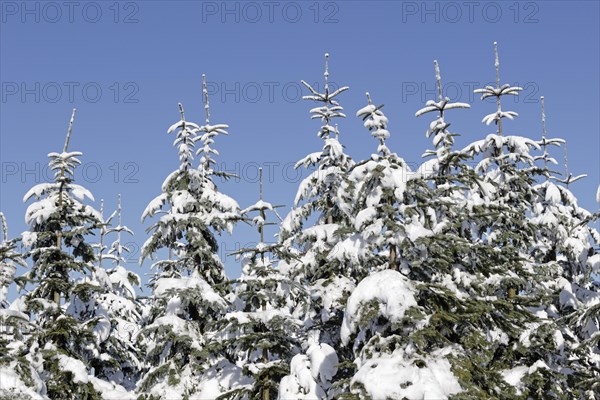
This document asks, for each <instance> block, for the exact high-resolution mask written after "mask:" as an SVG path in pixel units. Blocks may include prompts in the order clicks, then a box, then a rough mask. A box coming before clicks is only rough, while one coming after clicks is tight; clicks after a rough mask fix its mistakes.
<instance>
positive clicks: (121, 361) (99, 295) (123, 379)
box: [69, 194, 141, 395]
mask: <svg viewBox="0 0 600 400" xmlns="http://www.w3.org/2000/svg"><path fill="white" fill-rule="evenodd" d="M115 216H116V218H117V225H116V226H112V221H113V219H114V218H115ZM122 233H127V234H129V235H133V232H132V231H131V230H130V229H129V228H128V227H127V226H124V225H122V221H121V195H120V194H119V196H118V205H117V211H115V212H114V213H112V214H111V215H110V217H109V218H108V219H106V220H105V221H104V223H103V224H102V227H101V232H100V241H99V243H98V244H97V245H96V247H97V248H98V254H97V259H98V261H97V265H96V266H95V268H94V270H93V274H92V276H91V277H84V278H83V279H82V281H83V282H84V283H85V284H86V285H88V287H89V288H90V290H89V291H87V292H84V293H83V294H82V295H79V296H76V297H75V298H74V299H73V301H71V304H70V306H69V312H70V313H71V314H73V315H77V316H78V318H80V319H81V320H87V319H91V318H94V319H96V321H97V322H96V326H95V328H94V335H95V339H96V345H97V346H98V349H99V350H98V351H99V352H100V354H101V356H100V357H95V358H94V359H92V360H91V361H90V364H91V366H92V367H93V368H94V372H95V375H96V376H97V377H99V378H101V379H104V380H107V381H110V382H114V383H116V384H118V385H121V386H123V387H124V388H126V389H127V390H128V391H130V392H131V391H132V390H133V389H134V388H135V385H136V381H137V379H138V378H139V374H140V370H141V363H140V361H139V354H138V350H137V348H136V347H135V340H134V335H135V334H136V333H137V331H138V330H139V320H140V314H141V307H140V304H139V303H138V301H137V299H136V293H135V289H134V287H135V286H139V285H140V277H139V276H138V275H137V274H136V273H134V272H132V271H128V270H127V269H126V268H125V264H126V262H127V261H126V259H125V256H126V255H127V253H129V252H130V250H129V249H128V248H127V247H126V246H124V245H123V243H122V240H121V234H122ZM110 234H116V238H115V240H114V241H113V242H112V244H111V246H110V247H109V250H108V252H107V254H103V250H105V249H106V248H107V247H108V246H105V245H104V240H105V239H106V238H107V236H108V235H110ZM103 261H104V263H105V264H108V262H109V261H112V267H108V265H103V264H102V262H103ZM130 395H131V393H130Z"/></svg>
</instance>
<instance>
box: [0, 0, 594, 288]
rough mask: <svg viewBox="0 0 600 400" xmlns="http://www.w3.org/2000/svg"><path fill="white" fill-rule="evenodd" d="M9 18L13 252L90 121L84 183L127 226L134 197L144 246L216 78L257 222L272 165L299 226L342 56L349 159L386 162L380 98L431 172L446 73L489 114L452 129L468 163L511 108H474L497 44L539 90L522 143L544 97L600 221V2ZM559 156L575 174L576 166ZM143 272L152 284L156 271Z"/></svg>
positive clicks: (398, 136) (239, 186)
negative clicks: (326, 80)
mask: <svg viewBox="0 0 600 400" xmlns="http://www.w3.org/2000/svg"><path fill="white" fill-rule="evenodd" d="M465 3H466V4H465ZM0 5H1V11H2V15H1V18H2V20H1V25H0V29H1V31H0V48H1V54H0V81H1V83H2V93H1V96H2V98H1V99H0V100H1V102H0V106H1V111H0V121H1V122H0V131H1V143H0V144H1V149H0V156H1V161H2V177H1V178H2V181H1V193H0V209H2V211H4V213H5V214H6V215H7V217H8V222H9V230H10V232H11V234H12V235H13V236H14V235H17V234H19V233H20V232H22V231H23V230H25V229H26V226H25V223H24V213H25V209H26V205H24V204H23V203H22V202H21V199H22V197H23V194H24V193H25V192H26V191H27V190H28V189H29V188H30V187H31V186H32V185H34V184H35V183H37V182H41V181H45V180H46V177H45V176H46V175H48V177H49V175H50V174H48V173H46V172H47V170H46V169H45V166H46V163H47V157H46V155H47V153H49V152H51V151H59V150H60V149H61V148H62V145H63V142H64V135H65V132H66V129H67V125H68V119H69V116H70V112H71V108H72V107H74V106H75V107H77V109H78V111H77V117H76V121H75V128H74V134H73V138H72V142H71V149H72V150H79V151H82V152H83V153H84V156H83V158H82V161H83V163H84V168H81V169H80V170H79V171H78V174H77V175H76V178H77V181H78V183H82V184H84V185H86V186H87V187H88V188H89V189H90V190H92V192H93V193H94V195H95V197H96V199H97V200H99V199H101V198H104V199H105V201H106V204H107V208H109V209H113V208H114V207H115V206H116V199H117V193H119V192H120V193H122V195H123V199H124V200H123V203H124V204H123V207H124V210H125V214H124V222H125V223H126V224H127V225H129V226H130V227H131V228H132V229H133V230H134V231H135V232H136V237H135V241H136V242H137V243H140V244H141V243H143V242H144V240H145V239H146V237H147V235H146V234H145V232H144V230H145V228H146V227H148V226H149V222H147V223H146V224H141V223H140V216H141V213H142V211H143V209H144V208H145V206H146V204H147V202H148V201H150V200H151V199H152V198H153V197H154V196H155V195H157V194H158V193H159V192H160V185H161V183H162V182H163V180H164V178H165V177H166V176H167V174H168V173H169V172H171V171H172V170H173V169H175V168H176V167H177V165H178V160H177V152H176V150H175V149H174V148H173V147H171V144H172V141H173V137H171V136H169V135H167V134H166V129H167V128H168V126H170V125H171V124H172V123H174V122H175V121H176V120H177V119H178V118H179V114H178V109H177V103H178V102H179V101H181V102H182V103H183V105H184V107H185V109H186V116H187V118H188V119H189V120H193V121H196V122H199V123H202V122H203V105H202V96H201V74H202V73H206V74H207V76H208V81H209V82H210V90H211V92H213V95H212V97H211V112H212V121H213V122H220V123H227V124H229V125H230V129H229V132H230V135H229V136H228V137H222V138H219V139H218V141H217V143H216V145H215V146H216V148H217V149H218V150H219V151H220V153H221V155H220V156H219V157H218V160H219V162H220V163H221V164H222V166H224V167H225V168H226V169H227V170H230V171H232V172H237V173H239V174H241V176H242V180H241V182H237V183H236V182H235V181H233V182H229V183H224V184H220V185H219V188H220V189H221V190H222V191H223V192H225V193H227V194H229V195H231V196H233V197H234V198H236V199H237V200H238V202H239V203H240V205H241V206H242V208H243V207H246V206H248V205H249V204H251V203H253V202H254V200H255V199H256V196H257V194H258V184H257V183H256V173H257V166H258V165H263V166H264V168H265V177H266V180H267V182H266V187H265V193H266V199H267V200H268V201H271V202H273V203H277V204H285V205H286V206H287V208H286V209H285V210H286V211H287V209H288V208H289V206H290V205H291V203H292V201H293V198H294V195H295V191H296V187H297V183H298V180H299V179H300V178H301V177H304V176H306V172H300V173H298V174H297V173H295V172H294V171H293V169H292V168H291V163H294V162H295V161H296V160H298V159H299V158H301V157H303V156H304V155H305V154H307V153H309V152H313V151H317V150H319V149H320V148H321V145H322V142H321V140H320V139H319V138H318V137H317V136H316V132H317V130H318V127H319V123H318V122H317V121H311V120H310V119H309V118H308V116H309V114H308V110H309V109H310V108H312V107H313V104H311V103H309V102H304V101H297V100H298V89H299V88H300V86H299V84H298V82H299V81H300V80H301V79H304V80H306V81H308V82H311V83H317V82H318V83H319V85H321V86H319V87H322V78H323V54H324V53H325V52H329V53H330V54H331V61H330V70H331V71H330V72H331V78H330V79H331V81H333V82H334V84H338V85H339V84H341V85H348V86H350V91H349V92H346V93H345V94H344V95H342V96H341V97H340V101H341V104H342V106H344V107H345V110H346V113H347V115H348V118H347V119H346V120H344V121H341V123H340V130H341V140H342V142H343V143H344V144H345V145H346V148H347V152H348V153H349V154H350V155H351V156H352V157H353V158H354V159H357V160H358V159H364V158H366V157H368V156H369V155H370V154H371V153H372V152H374V151H375V148H376V143H375V141H374V139H373V138H371V137H370V135H369V134H368V132H367V131H366V130H365V129H364V128H363V127H362V124H361V121H360V120H359V119H358V118H356V117H355V116H354V115H355V112H356V110H357V109H358V108H360V107H362V106H363V105H364V104H365V96H364V92H365V91H370V93H371V95H372V97H373V99H374V101H375V102H377V103H384V104H385V108H384V110H385V112H386V114H387V115H388V117H389V119H390V131H391V133H392V137H391V139H390V140H389V142H388V143H389V147H390V148H391V149H392V150H394V151H396V152H398V153H399V154H400V155H401V156H403V157H404V158H405V159H406V160H407V161H408V162H411V163H415V164H416V163H418V162H420V161H421V159H420V155H421V154H422V153H423V151H424V150H425V149H427V148H429V147H430V146H431V144H430V141H429V140H428V139H426V138H425V135H424V132H425V130H426V127H427V126H428V124H429V119H428V118H425V119H423V118H419V119H417V118H415V117H414V113H415V111H416V110H417V109H419V108H420V107H421V106H422V105H423V103H424V101H425V100H426V99H429V98H432V96H434V94H433V88H434V73H433V63H432V61H433V60H434V59H438V60H439V62H440V65H441V68H442V79H443V81H444V84H445V88H446V89H447V94H448V95H449V96H450V97H452V98H454V99H460V100H461V101H466V102H469V103H471V104H472V108H471V109H470V110H468V111H456V112H453V113H451V114H449V116H448V119H449V120H450V121H451V122H452V123H453V124H452V129H451V130H453V131H454V132H458V133H462V136H461V137H460V138H459V139H458V145H459V146H460V145H466V144H467V143H469V142H470V141H473V140H477V139H480V138H483V137H484V136H485V135H486V134H488V133H490V132H492V130H493V128H492V127H486V126H484V125H482V124H481V123H480V121H481V119H482V118H483V116H484V115H486V114H488V113H490V112H493V110H494V106H493V104H491V103H489V102H482V101H480V100H479V99H478V98H476V97H474V96H473V95H472V94H471V91H472V89H473V87H474V86H480V85H484V84H486V83H489V82H492V81H493V80H494V79H495V78H494V67H493V52H492V43H493V41H495V40H496V41H498V43H499V48H500V62H501V71H500V76H501V80H502V83H505V82H508V83H511V84H519V85H521V86H523V87H524V88H525V91H524V93H523V95H522V96H521V97H520V98H519V99H518V100H515V101H513V100H510V99H509V100H508V101H506V102H505V107H504V108H505V109H508V110H514V111H517V112H518V113H519V114H520V117H519V118H517V119H516V121H514V122H510V121H509V122H508V123H506V124H505V131H506V132H507V133H509V134H518V135H524V136H529V137H532V138H538V137H540V134H541V125H540V103H539V100H538V99H539V96H540V95H544V96H545V97H546V111H547V120H548V131H549V134H550V136H557V137H562V138H564V139H566V140H567V141H568V150H569V155H570V157H569V161H570V164H569V166H570V169H571V171H572V172H573V173H575V174H579V173H587V174H588V175H589V177H588V178H587V179H585V180H584V181H580V182H578V183H576V184H574V185H573V187H572V189H573V191H574V192H575V194H576V195H577V196H578V197H579V200H580V204H582V205H583V206H585V207H586V208H588V209H592V210H595V209H597V204H596V203H595V201H594V197H595V196H594V195H595V190H596V188H597V186H598V182H599V179H600V164H599V160H598V155H599V147H600V142H599V137H600V127H599V109H600V106H599V99H598V97H599V96H598V93H599V89H600V84H599V70H600V68H599V67H600V66H599V54H600V48H599V38H600V32H599V20H600V11H599V3H598V2H597V1H580V2H576V1H568V2H567V1H538V2H512V1H510V2H473V3H468V2H392V1H379V2H378V1H337V2H319V3H316V2H313V1H310V2H278V1H275V2H262V1H259V2H233V1H231V2H221V1H217V2H194V1H169V2H167V1H137V2H119V3H115V2H114V1H107V2H104V1H97V2H84V1H81V2H74V3H68V2H67V3H66V4H65V3H64V2H62V1H58V2H36V1H29V2H21V1H18V2H13V1H2V2H0ZM99 93H100V94H99ZM555 156H556V158H557V159H559V160H562V152H560V151H559V152H556V153H555ZM560 169H561V170H562V166H561V167H560ZM28 171H29V172H28ZM117 172H118V173H117ZM84 174H85V177H84ZM99 174H101V175H99ZM84 178H85V179H84ZM286 211H283V214H285V212H286ZM273 232H274V231H273ZM255 240H256V235H255V234H254V233H253V231H252V230H251V229H250V228H248V227H244V226H240V227H238V229H237V230H236V231H235V233H234V236H232V237H230V236H223V237H221V238H220V239H219V241H220V243H221V245H222V246H221V247H222V252H227V251H232V250H235V248H236V243H239V244H240V245H244V244H245V243H247V242H249V241H255ZM135 257H136V258H137V255H136V256H135ZM131 267H132V268H133V269H134V270H135V271H137V272H138V273H146V272H148V271H149V268H148V267H149V265H148V263H146V264H145V265H144V266H142V267H139V266H138V265H137V264H136V263H135V262H132V263H131ZM227 271H228V273H229V275H230V276H236V275H237V274H239V266H238V264H237V263H236V262H235V261H234V260H231V259H229V260H228V261H227ZM21 272H23V271H21Z"/></svg>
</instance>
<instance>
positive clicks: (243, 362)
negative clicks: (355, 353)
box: [215, 169, 306, 400]
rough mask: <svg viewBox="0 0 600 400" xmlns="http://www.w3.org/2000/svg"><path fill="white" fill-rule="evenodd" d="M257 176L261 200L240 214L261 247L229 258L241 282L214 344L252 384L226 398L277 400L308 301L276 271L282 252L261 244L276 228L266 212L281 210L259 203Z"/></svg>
mask: <svg viewBox="0 0 600 400" xmlns="http://www.w3.org/2000/svg"><path fill="white" fill-rule="evenodd" d="M259 175H260V178H259V181H260V196H259V200H258V201H257V202H256V203H255V204H253V205H251V206H250V207H248V208H246V209H244V210H242V211H241V213H240V214H241V215H242V216H243V217H245V218H247V219H248V220H250V221H251V223H252V224H253V225H254V226H256V228H257V230H258V235H259V242H258V243H257V244H256V245H255V246H253V247H247V248H243V249H240V250H239V251H237V252H235V253H233V254H235V255H238V256H241V257H242V263H243V267H242V276H241V277H240V278H239V279H237V280H235V281H233V282H232V283H234V284H235V285H236V286H235V290H234V297H233V299H232V305H233V310H232V311H230V312H229V313H227V314H226V315H225V316H224V318H223V319H222V320H221V321H219V322H218V323H217V326H218V327H219V328H218V331H219V332H220V334H219V335H217V336H216V338H215V339H216V340H217V341H218V345H219V346H221V347H223V348H224V352H225V354H226V356H227V358H228V359H229V360H230V361H231V362H232V363H238V364H239V365H240V366H242V367H243V372H244V375H246V376H248V377H251V378H252V384H248V385H247V386H245V387H241V388H237V389H235V390H234V391H232V392H230V393H228V395H227V396H228V397H235V398H251V399H262V400H269V399H274V398H275V397H276V395H277V390H278V386H279V381H280V380H281V378H282V377H283V376H284V375H286V374H287V373H288V372H289V364H288V360H289V359H290V358H291V356H292V355H293V354H294V353H295V352H297V348H298V337H299V334H298V333H299V330H300V328H301V326H302V322H301V321H300V319H299V318H298V316H299V315H302V314H303V310H297V309H295V308H296V307H297V306H298V304H302V301H303V300H304V299H305V296H306V295H305V293H304V292H303V290H302V288H301V287H299V286H298V285H297V284H296V283H295V282H294V281H292V280H291V279H290V278H289V277H288V276H286V275H284V274H282V273H281V272H280V271H279V270H278V269H277V268H276V265H275V264H276V261H275V259H274V256H276V255H277V254H278V253H280V252H281V251H280V248H281V246H280V245H279V244H277V243H275V244H268V243H266V242H265V226H268V225H275V223H274V222H270V221H269V220H268V219H267V212H269V213H272V214H274V215H275V216H276V217H277V218H279V215H278V214H277V211H276V209H277V208H278V207H282V206H274V205H272V204H271V203H268V202H265V201H264V200H263V190H262V169H260V172H259ZM252 214H257V215H256V216H252ZM279 219H280V218H279Z"/></svg>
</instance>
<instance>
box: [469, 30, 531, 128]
mask: <svg viewBox="0 0 600 400" xmlns="http://www.w3.org/2000/svg"><path fill="white" fill-rule="evenodd" d="M494 54H495V62H494V67H495V68H496V87H493V86H486V87H485V88H481V89H475V90H474V91H473V93H481V100H485V99H487V98H488V97H495V98H496V105H497V110H496V112H495V113H492V114H488V115H486V116H485V117H483V120H482V121H481V122H482V123H484V124H486V125H490V124H491V123H492V122H494V123H495V124H496V125H497V126H498V134H499V135H500V136H502V118H508V119H514V118H515V117H517V116H518V115H519V114H518V113H516V112H514V111H502V105H501V101H500V98H501V97H502V96H506V95H513V96H517V95H518V94H519V92H520V91H521V90H523V88H522V87H519V86H511V85H509V84H508V83H506V84H504V85H502V86H500V58H499V56H498V43H497V42H494Z"/></svg>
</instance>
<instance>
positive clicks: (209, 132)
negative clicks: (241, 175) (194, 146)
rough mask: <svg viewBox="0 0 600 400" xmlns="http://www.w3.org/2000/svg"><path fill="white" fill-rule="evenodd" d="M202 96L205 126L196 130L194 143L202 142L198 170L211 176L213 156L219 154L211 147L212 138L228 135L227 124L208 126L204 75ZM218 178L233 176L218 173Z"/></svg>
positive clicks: (206, 90) (199, 150)
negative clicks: (196, 134) (197, 134)
mask: <svg viewBox="0 0 600 400" xmlns="http://www.w3.org/2000/svg"><path fill="white" fill-rule="evenodd" d="M202 96H203V97H204V112H205V122H206V123H205V124H204V125H203V126H201V127H199V129H198V133H199V136H198V137H196V139H195V140H196V141H201V142H202V147H200V148H199V149H198V151H197V152H196V155H198V156H200V155H201V157H200V169H201V171H202V173H203V174H205V175H211V174H213V173H214V171H213V169H212V167H213V165H215V164H216V161H215V160H214V158H213V155H215V156H218V155H219V152H218V151H217V150H216V149H214V148H213V147H212V144H213V143H214V142H215V140H214V138H215V137H217V136H219V135H228V134H229V133H228V132H227V129H228V128H229V125H227V124H215V125H211V124H210V102H209V98H208V89H207V85H206V75H205V74H202ZM218 174H219V175H220V176H223V177H225V178H227V177H231V176H233V175H232V174H228V173H224V172H219V173H218Z"/></svg>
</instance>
